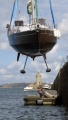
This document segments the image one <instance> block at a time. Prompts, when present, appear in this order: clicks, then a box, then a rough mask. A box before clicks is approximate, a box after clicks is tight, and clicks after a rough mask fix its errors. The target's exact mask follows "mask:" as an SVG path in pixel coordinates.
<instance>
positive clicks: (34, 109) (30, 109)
mask: <svg viewBox="0 0 68 120" xmlns="http://www.w3.org/2000/svg"><path fill="white" fill-rule="evenodd" d="M27 94H38V93H36V92H24V91H23V88H0V120H68V108H65V107H60V106H24V101H23V98H24V96H26V95H27Z"/></svg>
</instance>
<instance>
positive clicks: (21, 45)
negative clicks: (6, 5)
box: [6, 0, 61, 73]
mask: <svg viewBox="0 0 68 120" xmlns="http://www.w3.org/2000/svg"><path fill="white" fill-rule="evenodd" d="M24 1H25V0H24ZM18 2H19V0H14V5H13V10H12V15H11V19H10V24H7V26H6V28H7V31H8V32H7V34H8V39H9V44H10V46H11V47H12V48H13V49H15V51H17V52H18V55H17V61H18V60H19V57H20V54H22V55H26V61H25V65H24V68H23V70H21V71H20V72H21V73H25V66H26V62H27V58H28V56H29V57H31V58H32V59H33V60H34V58H35V57H38V56H43V58H44V61H45V64H46V67H47V70H46V72H50V71H51V69H49V68H48V66H47V63H46V53H47V52H49V51H50V50H51V49H52V48H53V47H54V45H55V44H56V43H57V39H59V38H60V36H61V34H60V31H59V29H57V27H56V23H55V19H54V14H53V9H52V4H51V0H49V3H50V10H51V15H52V20H53V23H52V25H49V24H48V23H47V21H46V19H45V18H39V17H38V13H39V11H38V2H37V0H28V2H27V5H26V9H27V14H28V16H29V20H28V23H27V24H26V22H25V21H23V20H18V19H17V20H15V21H14V24H13V27H12V26H11V23H12V19H13V15H14V14H15V12H14V10H16V8H17V7H18ZM41 2H42V1H41Z"/></svg>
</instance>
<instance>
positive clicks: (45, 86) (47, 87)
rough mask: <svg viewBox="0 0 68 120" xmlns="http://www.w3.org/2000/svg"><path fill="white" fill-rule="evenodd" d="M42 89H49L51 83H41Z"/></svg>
mask: <svg viewBox="0 0 68 120" xmlns="http://www.w3.org/2000/svg"><path fill="white" fill-rule="evenodd" d="M42 88H43V89H51V85H49V84H47V83H46V84H45V85H43V87H42Z"/></svg>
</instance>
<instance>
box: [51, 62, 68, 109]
mask: <svg viewBox="0 0 68 120" xmlns="http://www.w3.org/2000/svg"><path fill="white" fill-rule="evenodd" d="M51 89H52V90H56V91H57V93H58V98H57V102H58V104H63V105H64V106H66V107H68V62H66V63H65V64H64V66H63V67H62V68H61V69H60V70H59V72H58V74H57V77H56V79H55V80H54V83H53V85H52V87H51Z"/></svg>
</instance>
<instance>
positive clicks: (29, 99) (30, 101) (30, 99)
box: [24, 95, 56, 105]
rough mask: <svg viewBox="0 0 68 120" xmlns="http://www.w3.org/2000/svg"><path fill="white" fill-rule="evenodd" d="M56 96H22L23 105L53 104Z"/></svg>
mask: <svg viewBox="0 0 68 120" xmlns="http://www.w3.org/2000/svg"><path fill="white" fill-rule="evenodd" d="M55 100H56V98H46V97H42V98H41V97H40V96H39V95H28V96H26V97H25V98H24V105H55Z"/></svg>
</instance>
